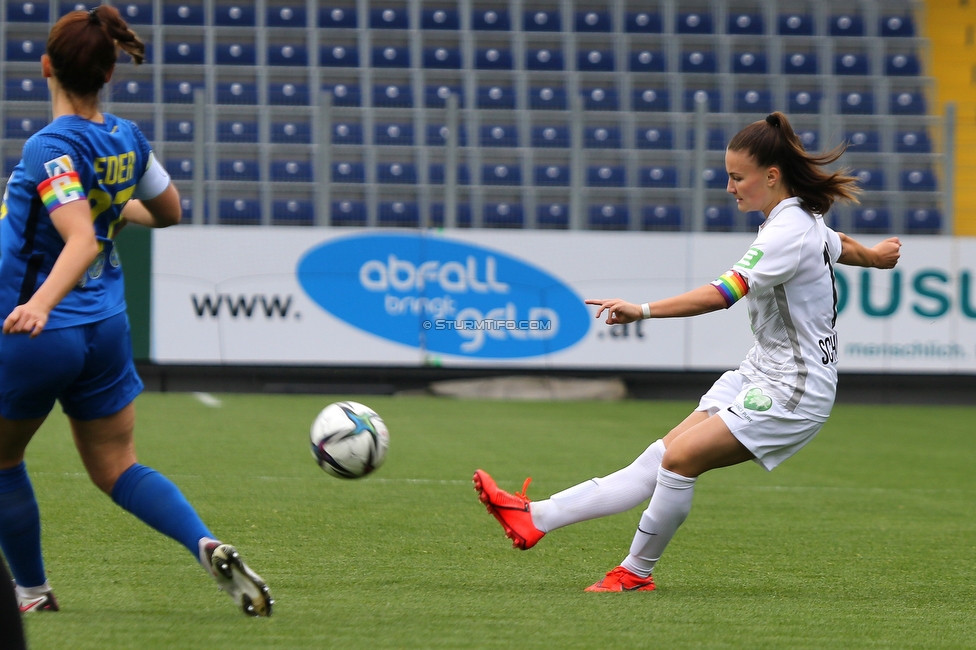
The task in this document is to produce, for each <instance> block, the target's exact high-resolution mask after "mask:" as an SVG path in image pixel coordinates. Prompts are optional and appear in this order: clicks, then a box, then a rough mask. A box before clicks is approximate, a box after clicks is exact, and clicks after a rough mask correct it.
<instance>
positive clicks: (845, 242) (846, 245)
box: [837, 232, 901, 269]
mask: <svg viewBox="0 0 976 650" xmlns="http://www.w3.org/2000/svg"><path fill="white" fill-rule="evenodd" d="M837 235H838V236H839V237H840V243H841V253H840V257H839V258H838V259H837V261H838V262H840V263H841V264H847V265H848V266H866V267H871V268H876V269H893V268H895V264H897V263H898V258H899V257H900V256H901V240H899V239H898V238H897V237H889V238H888V239H885V240H884V241H882V242H878V243H877V244H875V245H874V246H873V247H871V248H868V247H867V246H865V245H864V244H862V243H860V242H859V241H857V240H856V239H854V238H853V237H849V236H848V235H845V234H844V233H842V232H839V233H837Z"/></svg>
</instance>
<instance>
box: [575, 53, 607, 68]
mask: <svg viewBox="0 0 976 650" xmlns="http://www.w3.org/2000/svg"><path fill="white" fill-rule="evenodd" d="M615 67H616V63H615V59H614V56H613V52H612V51H611V50H583V51H580V52H577V53H576V69H577V70H579V71H580V72H613V70H614V69H615Z"/></svg>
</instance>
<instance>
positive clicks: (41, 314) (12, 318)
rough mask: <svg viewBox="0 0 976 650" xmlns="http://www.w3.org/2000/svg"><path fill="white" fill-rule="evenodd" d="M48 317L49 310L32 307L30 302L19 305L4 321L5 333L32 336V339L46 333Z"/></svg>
mask: <svg viewBox="0 0 976 650" xmlns="http://www.w3.org/2000/svg"><path fill="white" fill-rule="evenodd" d="M47 316H48V312H47V310H45V309H40V308H38V307H36V306H34V305H31V304H30V302H27V303H26V304H23V305H17V306H16V307H14V310H13V311H12V312H10V315H9V316H7V318H6V319H4V321H3V333H4V334H30V337H31V338H34V337H35V336H37V335H38V334H40V333H41V332H43V331H44V326H45V325H47Z"/></svg>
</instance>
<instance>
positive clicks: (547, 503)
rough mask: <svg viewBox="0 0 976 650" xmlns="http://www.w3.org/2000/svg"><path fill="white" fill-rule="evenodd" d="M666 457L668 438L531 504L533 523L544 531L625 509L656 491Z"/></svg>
mask: <svg viewBox="0 0 976 650" xmlns="http://www.w3.org/2000/svg"><path fill="white" fill-rule="evenodd" d="M663 457H664V440H658V441H656V442H654V443H653V444H652V445H651V446H650V447H648V448H647V449H645V450H644V453H642V454H641V455H640V456H638V457H637V460H635V461H634V462H633V463H631V464H630V465H628V466H627V467H625V468H623V469H621V470H618V471H616V472H614V473H613V474H610V475H609V476H604V477H602V478H593V479H590V480H589V481H586V482H585V483H580V484H579V485H574V486H573V487H571V488H568V489H566V490H563V491H562V492H557V493H556V494H554V495H552V496H551V497H549V498H548V499H546V500H544V501H533V502H532V504H531V505H530V506H529V512H530V513H531V515H532V523H533V525H535V527H536V528H538V529H539V530H541V531H542V532H544V533H548V532H550V531H553V530H555V529H557V528H562V527H563V526H568V525H569V524H575V523H577V522H580V521H586V520H588V519H596V518H597V517H605V516H607V515H613V514H616V513H618V512H625V511H627V510H630V509H631V508H633V507H635V506H637V505H640V504H641V503H643V502H644V501H646V500H647V499H649V498H650V497H651V495H652V494H654V486H655V485H657V472H658V468H660V467H661V459H662V458H663Z"/></svg>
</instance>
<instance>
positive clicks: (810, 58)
mask: <svg viewBox="0 0 976 650" xmlns="http://www.w3.org/2000/svg"><path fill="white" fill-rule="evenodd" d="M783 74H817V55H816V54H814V53H813V52H793V53H788V54H785V55H783Z"/></svg>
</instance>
